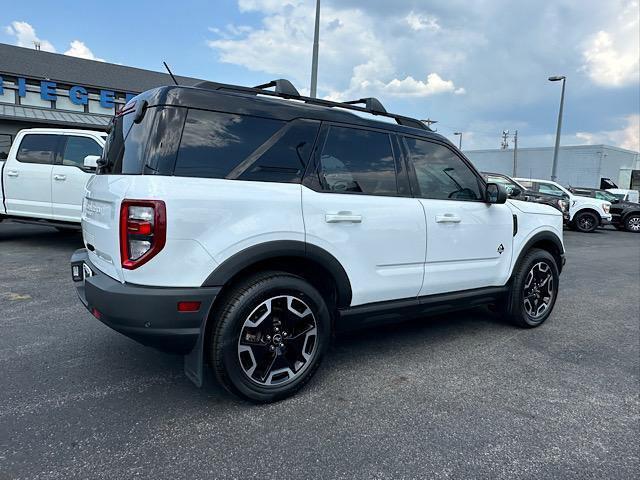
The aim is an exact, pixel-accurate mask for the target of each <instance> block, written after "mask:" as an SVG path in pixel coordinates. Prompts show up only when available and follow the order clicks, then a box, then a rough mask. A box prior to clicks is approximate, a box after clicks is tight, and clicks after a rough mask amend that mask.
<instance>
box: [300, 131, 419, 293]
mask: <svg viewBox="0 0 640 480" xmlns="http://www.w3.org/2000/svg"><path fill="white" fill-rule="evenodd" d="M313 160H314V164H313V166H312V168H310V170H309V171H308V173H307V176H306V178H305V181H304V185H303V187H302V209H303V218H304V225H305V239H306V242H307V243H310V244H314V245H316V246H318V247H320V248H323V249H324V250H326V251H327V252H329V253H330V254H332V255H333V256H334V257H335V258H336V259H337V260H338V261H339V262H340V264H341V265H342V266H343V267H344V269H345V271H346V273H347V276H348V277H349V280H350V282H351V290H352V302H351V305H352V306H355V305H360V304H366V303H372V302H380V301H387V300H397V299H404V298H415V297H416V296H417V295H418V292H419V291H420V287H421V285H422V279H423V274H424V261H425V245H426V225H425V217H424V212H423V210H422V207H421V206H420V203H419V201H418V200H417V199H415V198H411V196H410V195H409V194H408V184H407V180H406V173H405V172H404V171H402V170H400V175H398V171H399V169H401V166H400V164H399V163H398V161H397V159H396V158H394V153H393V149H392V145H391V137H390V136H389V134H388V133H386V132H384V131H376V130H368V129H359V128H352V127H345V126H340V125H331V126H328V125H325V126H324V127H323V128H322V131H321V133H320V136H319V140H318V146H317V147H316V154H315V156H314V159H313ZM403 175H404V177H403ZM399 183H400V184H401V185H400V188H399ZM405 187H406V188H405Z"/></svg>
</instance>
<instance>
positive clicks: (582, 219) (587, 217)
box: [573, 212, 600, 233]
mask: <svg viewBox="0 0 640 480" xmlns="http://www.w3.org/2000/svg"><path fill="white" fill-rule="evenodd" d="M599 223H600V222H599V221H598V217H596V215H595V214H594V213H591V212H582V213H578V214H577V215H576V217H575V218H574V219H573V226H574V228H575V229H576V230H578V231H579V232H582V233H590V232H593V231H594V230H595V229H596V228H598V224H599Z"/></svg>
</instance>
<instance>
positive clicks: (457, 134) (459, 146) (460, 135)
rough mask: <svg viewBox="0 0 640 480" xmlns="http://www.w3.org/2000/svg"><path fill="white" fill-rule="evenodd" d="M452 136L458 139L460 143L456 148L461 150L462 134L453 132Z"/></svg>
mask: <svg viewBox="0 0 640 480" xmlns="http://www.w3.org/2000/svg"><path fill="white" fill-rule="evenodd" d="M453 134H454V135H456V136H459V137H460V143H459V144H458V148H459V149H460V150H462V132H453Z"/></svg>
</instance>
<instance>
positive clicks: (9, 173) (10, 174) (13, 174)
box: [7, 170, 20, 177]
mask: <svg viewBox="0 0 640 480" xmlns="http://www.w3.org/2000/svg"><path fill="white" fill-rule="evenodd" d="M18 175H20V174H19V173H18V172H17V171H16V170H7V177H17V176H18Z"/></svg>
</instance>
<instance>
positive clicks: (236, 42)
mask: <svg viewBox="0 0 640 480" xmlns="http://www.w3.org/2000/svg"><path fill="white" fill-rule="evenodd" d="M239 7H240V10H241V11H259V12H261V13H263V14H264V16H263V20H262V25H260V26H259V27H254V28H252V29H249V28H246V27H241V26H234V25H227V26H226V27H225V28H224V29H219V28H218V29H210V30H211V31H213V32H214V33H216V34H217V35H218V37H219V38H217V39H214V40H210V41H208V45H209V46H210V47H211V48H212V49H214V50H215V51H216V52H217V53H218V55H219V59H220V61H222V62H226V63H232V64H235V65H241V66H244V67H246V68H247V69H249V70H252V71H258V72H265V73H268V74H269V75H272V76H286V77H287V78H290V79H292V80H293V81H294V83H295V84H297V85H298V86H299V87H302V86H306V85H308V83H309V73H310V69H311V48H312V43H313V27H314V25H313V18H314V15H315V4H314V2H301V1H300V0H287V1H285V2H278V1H275V0H273V1H272V0H239ZM400 18H404V17H400ZM404 21H405V23H404V27H403V29H404V30H407V28H406V22H409V21H411V22H413V26H414V27H415V28H416V29H418V30H425V31H428V30H435V29H439V28H440V26H439V25H438V24H437V22H436V20H435V18H433V17H425V16H421V15H418V14H416V13H414V12H411V13H410V14H409V15H408V16H407V18H406V19H404ZM379 22H380V19H379V18H376V17H375V16H372V15H371V13H370V12H369V11H368V10H365V9H362V8H357V7H353V8H351V7H348V6H344V5H343V4H340V3H335V2H334V3H330V2H327V3H324V4H323V7H322V15H321V22H320V52H321V55H320V60H319V64H320V72H321V73H320V77H319V85H318V89H319V90H320V91H321V92H324V95H325V96H326V97H327V98H331V99H336V100H337V99H350V98H355V97H361V96H371V95H376V94H386V95H390V96H396V97H426V96H430V95H436V94H441V93H454V92H455V93H456V94H461V93H464V92H465V90H464V88H461V87H459V86H457V85H454V82H453V81H452V80H449V79H444V78H443V76H442V74H441V72H440V71H438V70H436V69H427V68H428V66H427V65H425V64H424V63H423V62H422V61H421V60H420V59H418V60H417V61H414V62H412V64H411V65H410V66H409V67H408V68H407V67H406V66H405V65H404V63H405V60H406V58H407V57H411V56H413V55H414V54H416V53H420V51H416V50H415V44H413V43H412V42H411V41H407V40H408V39H407V38H404V39H399V40H398V42H397V44H396V42H395V41H394V40H393V38H389V36H388V33H387V32H382V31H380V28H379V27H380V23H379ZM398 26H399V24H397V23H394V24H393V25H391V24H389V27H388V28H397V27H398ZM440 59H442V60H443V61H440V62H436V63H437V66H443V65H444V64H445V63H450V62H451V63H457V62H458V61H459V60H460V56H459V55H455V54H454V55H450V56H449V57H448V58H446V59H445V57H444V56H441V57H440ZM420 78H424V79H425V80H419V79H420Z"/></svg>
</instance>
